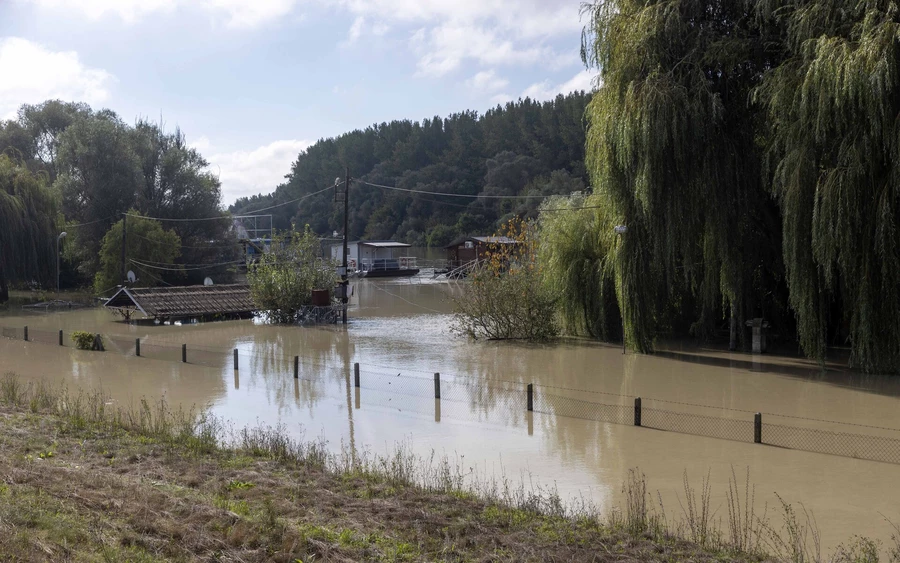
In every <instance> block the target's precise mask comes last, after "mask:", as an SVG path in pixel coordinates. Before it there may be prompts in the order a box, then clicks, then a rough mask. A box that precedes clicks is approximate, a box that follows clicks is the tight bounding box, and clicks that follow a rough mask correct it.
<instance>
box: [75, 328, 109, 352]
mask: <svg viewBox="0 0 900 563" xmlns="http://www.w3.org/2000/svg"><path fill="white" fill-rule="evenodd" d="M72 342H74V343H75V347H76V348H78V349H79V350H98V351H101V352H102V351H103V337H101V336H100V335H99V334H93V333H90V332H85V331H83V330H76V331H75V332H73V333H72Z"/></svg>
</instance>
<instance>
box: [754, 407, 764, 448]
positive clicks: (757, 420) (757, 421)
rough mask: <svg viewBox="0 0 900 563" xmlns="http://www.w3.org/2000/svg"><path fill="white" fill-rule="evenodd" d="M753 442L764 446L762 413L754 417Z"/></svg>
mask: <svg viewBox="0 0 900 563" xmlns="http://www.w3.org/2000/svg"><path fill="white" fill-rule="evenodd" d="M753 442H754V443H756V444H762V413H756V414H754V415H753Z"/></svg>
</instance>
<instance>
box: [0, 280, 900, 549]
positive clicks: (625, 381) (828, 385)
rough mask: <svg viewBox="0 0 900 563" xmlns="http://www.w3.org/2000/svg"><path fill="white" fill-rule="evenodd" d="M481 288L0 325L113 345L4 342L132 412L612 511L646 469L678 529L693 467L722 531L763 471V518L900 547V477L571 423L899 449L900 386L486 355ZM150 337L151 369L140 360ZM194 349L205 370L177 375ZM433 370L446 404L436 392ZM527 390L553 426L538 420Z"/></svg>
mask: <svg viewBox="0 0 900 563" xmlns="http://www.w3.org/2000/svg"><path fill="white" fill-rule="evenodd" d="M464 287H465V286H464V284H456V283H450V284H447V283H433V282H431V281H430V280H427V279H425V280H418V279H414V280H397V281H393V280H378V281H374V280H369V281H362V282H359V283H356V284H355V295H354V297H353V301H352V308H351V311H350V316H351V319H352V321H351V324H350V325H349V327H347V328H344V327H341V326H337V327H335V326H325V327H277V326H269V325H264V324H258V323H254V322H253V321H229V322H219V323H204V324H189V325H184V326H161V325H160V326H148V325H128V324H124V323H122V322H118V321H117V320H116V318H115V317H113V316H112V315H111V314H110V313H108V312H106V311H103V310H99V309H87V310H77V311H67V312H61V313H49V314H38V313H28V312H25V311H22V310H21V309H19V310H15V309H13V310H11V311H8V312H6V313H4V314H3V315H2V316H0V325H3V326H11V327H21V326H24V325H28V326H29V329H30V330H31V332H32V334H35V335H41V334H43V333H41V331H47V332H46V335H51V336H52V333H55V332H56V331H58V330H59V329H63V330H65V331H71V330H88V331H91V332H100V333H103V334H105V335H113V336H114V338H112V339H111V340H110V341H109V348H110V350H109V351H108V352H106V353H92V352H82V351H77V350H73V349H71V348H63V347H59V346H57V345H53V344H52V342H55V341H53V340H52V339H51V341H50V343H47V344H38V343H25V342H22V341H21V340H8V339H0V371H15V372H17V373H19V374H20V375H22V376H23V377H28V378H40V379H44V380H47V381H51V382H61V383H65V384H67V385H69V386H70V387H74V386H79V387H82V386H83V387H87V388H94V387H97V386H102V387H103V388H104V389H105V390H106V391H107V392H108V393H109V394H111V395H112V396H113V398H115V399H116V400H118V401H121V402H128V401H132V400H136V399H139V398H141V397H147V398H151V399H155V398H158V397H163V396H164V397H166V398H167V400H169V401H170V402H173V403H180V404H183V405H186V406H191V405H198V406H208V407H209V408H210V409H211V410H212V411H214V412H215V413H217V414H220V415H222V416H224V417H226V418H228V419H230V420H233V421H234V422H235V424H236V425H243V424H257V423H265V424H272V425H274V424H283V425H285V426H286V428H287V429H288V430H289V431H291V432H293V433H295V434H296V435H300V433H301V432H302V433H304V434H305V436H306V438H315V437H319V436H321V437H322V438H324V439H325V440H327V441H328V443H329V445H330V447H331V448H332V449H334V450H338V449H339V448H340V447H341V444H342V443H344V444H350V445H352V446H353V447H356V448H359V449H364V448H367V449H370V450H372V451H374V452H378V453H384V452H387V451H389V450H391V449H393V447H394V445H395V444H397V443H404V444H406V445H407V446H408V447H410V448H412V449H413V450H414V451H415V452H417V453H419V454H421V455H423V456H428V455H429V454H430V452H431V451H436V452H437V453H438V454H444V453H445V454H447V455H449V456H451V457H453V458H454V459H456V460H458V462H459V463H460V465H461V466H462V467H464V468H466V469H468V468H469V467H472V468H474V469H475V470H476V471H478V472H480V473H482V474H486V475H488V476H490V475H496V476H500V475H501V474H505V475H506V476H508V477H510V478H512V479H513V480H516V481H517V480H518V479H519V478H520V477H521V476H525V478H526V479H529V480H530V481H533V482H534V483H536V484H541V485H545V486H556V487H557V488H558V489H559V491H560V493H561V494H562V495H563V496H564V497H569V496H573V495H584V496H586V497H589V498H590V499H591V500H592V501H593V502H594V503H596V504H597V505H599V506H600V507H602V508H604V509H609V508H610V507H612V506H615V505H621V503H622V498H621V491H620V488H621V485H622V482H623V481H624V480H625V478H626V477H627V472H628V470H629V469H630V468H634V467H638V468H640V470H641V471H643V472H644V473H645V474H646V476H647V480H648V483H649V489H650V490H651V491H654V497H655V496H656V495H655V491H657V490H658V491H659V492H660V495H661V497H662V499H663V502H664V504H665V505H666V511H667V514H668V515H669V516H670V517H672V516H675V517H679V516H681V508H680V506H681V504H683V503H684V492H683V486H682V479H683V475H684V473H685V472H687V475H688V477H689V479H690V480H691V484H692V486H694V487H695V488H699V486H700V482H701V480H702V478H703V477H705V476H706V475H707V474H708V475H709V476H710V480H711V489H712V492H713V498H712V506H713V508H714V509H716V508H718V512H717V514H716V518H717V519H718V518H721V519H722V520H725V519H726V518H727V512H726V510H725V507H724V497H725V491H726V490H727V486H728V485H727V484H728V479H729V477H730V476H731V474H732V467H733V468H734V470H735V472H736V473H737V474H738V476H739V477H741V478H742V477H743V474H744V473H745V471H746V468H748V467H749V469H750V474H751V481H752V482H753V483H754V484H755V485H756V505H757V511H758V512H759V513H761V512H762V511H763V507H764V505H768V509H769V513H770V515H771V514H772V513H773V509H774V508H775V507H776V506H777V505H778V499H777V498H776V496H775V493H778V494H779V495H780V496H781V497H782V498H783V499H784V500H785V501H787V502H790V503H803V505H804V506H805V507H806V509H807V510H809V511H810V512H812V513H813V514H814V516H815V518H816V521H817V523H818V527H819V529H820V531H821V533H822V537H823V543H824V545H825V546H830V547H833V546H835V545H836V544H837V543H840V542H843V541H846V540H848V539H849V538H850V536H852V535H853V534H859V535H864V536H869V537H873V538H877V539H881V540H882V541H885V542H887V541H888V540H889V539H890V536H891V530H892V528H891V526H890V525H889V524H888V523H887V522H886V521H885V519H884V518H883V517H882V516H881V515H882V514H883V515H885V516H887V517H891V518H893V519H894V520H895V521H900V487H898V486H897V483H898V481H900V465H894V464H889V463H879V462H873V461H865V460H861V459H853V458H851V457H838V456H831V455H824V454H818V453H811V452H805V451H798V450H790V449H783V448H777V447H772V446H766V445H759V444H753V443H752V442H750V441H748V442H736V441H729V440H721V439H715V438H708V437H702V436H694V435H689V434H680V433H676V432H664V431H659V430H652V429H647V428H638V427H634V426H630V425H628V424H611V423H606V422H597V421H593V420H584V419H583V418H576V416H580V414H579V413H578V412H575V411H573V410H571V409H572V408H574V407H572V405H580V404H581V403H578V402H577V401H594V402H603V403H607V404H609V405H622V407H623V408H631V406H632V405H633V401H634V399H633V398H634V397H642V400H643V405H644V407H645V408H652V409H660V411H661V412H663V411H664V412H669V411H671V412H677V413H689V414H696V415H702V416H705V417H719V418H725V419H736V420H741V421H747V423H748V424H751V423H752V420H753V413H755V412H762V413H764V414H763V417H764V420H766V421H767V422H775V423H777V424H785V425H792V426H798V427H808V428H817V429H824V430H835V431H840V432H849V433H860V434H867V435H876V436H885V437H892V438H900V431H896V430H892V429H900V409H898V407H900V381H898V379H897V378H894V379H891V378H880V377H867V376H861V375H859V374H849V373H844V372H841V371H840V370H836V369H831V370H829V371H827V372H824V373H823V372H821V371H820V370H819V369H818V368H816V367H815V366H813V365H811V364H810V363H809V362H807V361H805V360H802V359H798V358H780V357H774V356H761V357H760V356H757V357H753V356H750V355H744V354H729V353H724V352H720V351H713V350H705V349H694V348H690V347H686V348H679V347H676V346H668V347H666V349H665V350H664V351H662V352H661V353H659V354H657V355H654V356H640V355H634V354H627V355H623V354H622V351H621V348H620V347H618V346H615V345H604V344H598V343H594V342H587V341H579V340H569V341H564V342H562V343H558V344H553V345H526V344H515V343H493V342H471V341H468V340H466V339H464V338H461V337H457V336H454V335H453V334H452V333H451V332H450V327H451V326H452V322H453V320H452V315H451V314H450V312H451V310H452V305H451V303H450V302H449V297H450V296H451V295H452V293H453V292H454V291H462V290H464ZM135 338H140V339H141V347H142V354H143V355H145V356H149V357H140V358H138V357H135V356H134V355H133V350H132V349H131V348H130V346H132V345H133V341H134V339H135ZM182 344H187V346H188V361H189V362H191V363H188V364H183V363H181V361H180V360H181V345H182ZM234 348H237V349H238V350H239V364H240V366H239V367H240V369H239V370H238V372H237V373H235V371H234V370H233V369H232V354H231V350H232V349H234ZM295 355H297V356H299V357H300V360H299V365H300V373H301V378H300V379H298V380H295V379H294V378H293V361H292V360H293V356H295ZM356 362H358V363H359V364H360V379H361V385H360V387H361V388H360V389H358V390H357V389H355V388H354V387H353V382H352V373H353V364H354V363H356ZM198 364H202V365H198ZM436 372H439V373H440V374H441V376H440V377H441V381H442V399H441V401H440V402H436V401H435V400H434V395H433V374H434V373H436ZM529 383H532V384H535V386H536V389H537V391H536V394H537V397H536V401H537V404H539V405H543V406H544V407H545V408H540V409H538V410H543V411H545V412H534V413H529V412H527V410H526V407H525V401H526V398H525V397H526V396H525V388H526V385H527V384H529ZM551 397H552V400H551V399H550V398H551ZM563 406H565V408H563ZM566 409H569V410H566ZM548 412H549V413H553V412H555V413H557V414H563V415H566V416H557V414H548ZM623 412H625V411H623ZM778 415H784V416H778ZM788 417H790V418H788ZM823 421H835V422H840V423H849V424H854V425H859V426H847V425H844V424H832V423H830V422H823ZM777 522H780V520H779V519H778V518H774V519H773V523H777Z"/></svg>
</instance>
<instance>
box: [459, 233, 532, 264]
mask: <svg viewBox="0 0 900 563" xmlns="http://www.w3.org/2000/svg"><path fill="white" fill-rule="evenodd" d="M508 244H520V243H519V241H517V240H516V239H513V238H510V237H461V238H458V239H456V240H455V241H453V242H451V243H450V244H448V245H447V246H446V247H445V248H446V249H447V260H448V261H449V262H450V265H451V267H455V266H462V265H463V264H467V263H469V262H472V261H474V260H481V259H483V258H484V257H485V254H486V253H487V252H488V251H489V250H491V249H494V248H496V247H497V246H498V245H508Z"/></svg>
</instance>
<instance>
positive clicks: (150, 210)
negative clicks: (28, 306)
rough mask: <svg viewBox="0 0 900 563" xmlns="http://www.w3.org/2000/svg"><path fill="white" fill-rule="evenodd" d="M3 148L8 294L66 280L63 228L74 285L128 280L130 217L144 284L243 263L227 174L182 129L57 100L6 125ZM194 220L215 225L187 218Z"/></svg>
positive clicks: (2, 262) (2, 285)
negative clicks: (225, 195)
mask: <svg viewBox="0 0 900 563" xmlns="http://www.w3.org/2000/svg"><path fill="white" fill-rule="evenodd" d="M0 154H2V156H0V242H2V243H3V246H2V248H3V255H2V258H0V290H2V293H3V295H2V296H3V297H5V295H6V290H7V287H8V285H9V284H10V283H19V284H29V285H37V286H41V287H44V288H47V287H53V286H54V285H55V279H54V277H55V276H54V274H55V270H56V249H55V244H56V240H57V237H58V235H59V233H61V232H66V233H67V236H66V237H65V238H64V239H62V245H63V246H62V249H63V250H62V257H63V260H62V267H61V272H60V274H61V275H60V282H61V285H63V287H74V286H79V287H80V286H86V285H93V286H94V288H95V290H96V291H98V292H100V291H102V290H104V289H109V288H108V287H106V285H107V284H111V285H113V286H114V285H115V284H117V283H122V281H123V280H122V274H121V266H120V265H119V263H118V260H117V258H118V257H119V254H120V248H121V244H120V243H118V241H114V240H112V238H114V236H113V235H111V234H110V232H111V229H112V228H113V226H114V225H119V227H118V229H119V230H118V231H117V232H118V236H119V237H120V238H121V229H122V225H121V224H122V222H123V217H124V215H125V214H126V213H130V214H131V215H132V219H131V221H130V225H131V226H132V228H133V233H132V235H133V236H131V237H127V253H126V256H127V257H128V263H127V264H126V267H127V269H130V270H132V271H134V272H135V273H136V274H137V276H138V278H140V279H141V281H142V282H143V283H144V284H146V285H155V284H158V283H196V282H197V281H198V280H202V279H203V278H204V277H205V276H207V275H214V276H217V277H221V279H223V280H224V277H226V276H228V275H229V272H228V268H227V267H225V266H215V267H208V268H203V267H202V266H203V265H206V264H222V263H224V262H227V261H229V260H233V259H234V258H235V257H236V256H237V253H238V246H237V242H236V240H235V238H234V237H233V236H231V235H230V233H229V231H230V229H231V221H230V219H229V216H228V214H227V213H226V212H225V211H224V210H223V209H222V206H221V186H220V183H219V180H218V178H217V177H216V176H214V175H213V174H211V173H210V172H209V171H208V170H207V165H208V163H207V162H206V160H205V159H204V158H203V156H202V155H201V154H200V153H199V152H198V151H197V150H195V149H193V148H191V147H189V146H188V145H187V143H186V141H185V137H184V134H183V133H182V132H181V131H180V130H179V129H177V128H176V129H175V130H174V131H172V132H167V131H166V130H165V127H164V124H162V123H153V122H151V121H149V120H146V119H138V120H137V121H136V122H135V124H134V125H128V124H126V123H125V122H124V121H123V120H122V119H121V118H120V117H119V116H118V115H116V114H115V113H114V112H112V111H110V110H106V109H104V110H99V111H95V110H93V109H91V108H90V107H89V106H87V105H86V104H81V103H67V102H61V101H58V100H49V101H47V102H44V103H41V104H37V105H23V106H22V107H21V108H20V109H19V111H18V113H17V116H16V118H15V119H12V120H7V121H4V122H0ZM137 216H147V217H153V218H156V219H154V220H153V221H151V222H152V223H159V224H158V225H156V226H149V227H148V226H146V225H145V224H144V223H146V222H148V220H141V219H138V217H137ZM184 218H191V219H197V218H202V219H204V220H200V221H197V220H191V221H176V220H175V219H184ZM124 221H125V223H126V231H127V230H128V226H127V225H128V224H129V221H128V219H124ZM105 237H106V239H107V240H106V242H105V243H104V238H105ZM119 240H120V239H119ZM173 245H174V247H173ZM114 257H115V258H114ZM132 260H133V261H135V262H139V263H140V264H142V265H138V264H136V263H135V262H133V261H132ZM185 265H187V266H189V267H185ZM101 286H103V287H101Z"/></svg>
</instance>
